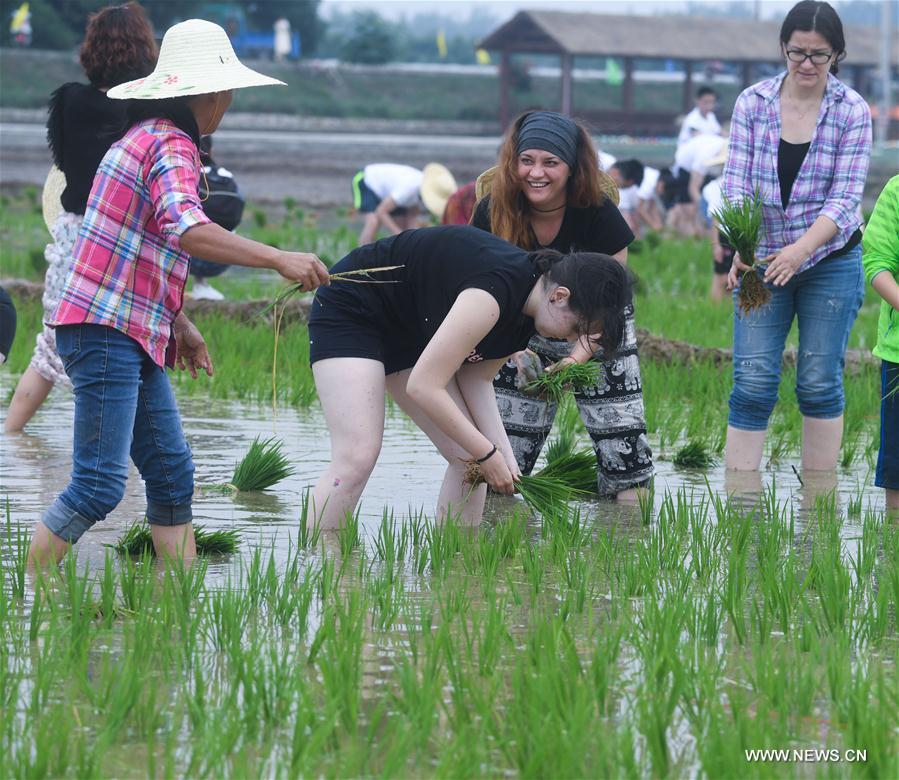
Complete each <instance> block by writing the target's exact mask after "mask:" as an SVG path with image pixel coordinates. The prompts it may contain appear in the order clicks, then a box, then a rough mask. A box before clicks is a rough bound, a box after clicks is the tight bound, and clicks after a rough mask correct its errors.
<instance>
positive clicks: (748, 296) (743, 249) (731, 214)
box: [713, 192, 771, 314]
mask: <svg viewBox="0 0 899 780" xmlns="http://www.w3.org/2000/svg"><path fill="white" fill-rule="evenodd" d="M713 216H714V218H715V220H716V221H717V223H718V229H719V230H720V231H721V233H722V235H723V236H724V238H725V240H726V241H727V243H728V244H729V245H730V246H731V247H732V248H733V249H734V250H736V251H737V252H738V253H739V255H740V260H742V261H743V263H745V264H746V265H748V266H751V268H750V270H748V271H745V272H744V273H743V278H742V280H741V282H740V291H739V293H738V294H737V300H738V302H739V306H740V310H741V311H742V312H743V313H744V314H748V313H749V312H751V311H754V310H755V309H758V308H760V307H761V306H764V305H765V304H766V303H767V302H768V301H769V300H771V292H770V291H769V290H768V288H766V287H765V285H764V284H763V283H762V278H761V276H759V272H758V269H757V268H756V267H755V261H756V252H758V248H759V240H760V236H761V231H762V199H761V196H760V195H759V193H758V192H756V193H755V194H753V195H752V196H751V197H746V198H743V200H742V201H740V202H734V201H731V200H730V199H729V198H727V197H726V196H725V197H724V202H723V204H722V206H721V208H720V209H719V210H718V211H716V212H715V213H714V215H713Z"/></svg>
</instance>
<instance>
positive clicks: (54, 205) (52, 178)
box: [41, 165, 66, 238]
mask: <svg viewBox="0 0 899 780" xmlns="http://www.w3.org/2000/svg"><path fill="white" fill-rule="evenodd" d="M65 188H66V175H65V174H64V173H63V172H62V171H61V170H59V168H57V167H56V166H55V165H54V166H53V167H51V168H50V171H49V173H48V174H47V180H46V181H45V182H44V189H43V191H42V192H41V212H42V213H43V215H44V224H45V225H46V226H47V230H49V231H50V235H51V236H52V235H53V226H54V225H55V224H56V219H57V217H59V215H60V214H62V193H63V191H64V190H65ZM54 238H55V236H54Z"/></svg>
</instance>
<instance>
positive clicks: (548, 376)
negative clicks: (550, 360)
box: [525, 360, 601, 403]
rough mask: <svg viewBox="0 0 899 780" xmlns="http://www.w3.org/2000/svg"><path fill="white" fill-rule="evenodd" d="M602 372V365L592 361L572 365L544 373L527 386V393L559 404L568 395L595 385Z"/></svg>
mask: <svg viewBox="0 0 899 780" xmlns="http://www.w3.org/2000/svg"><path fill="white" fill-rule="evenodd" d="M600 370H601V366H600V364H599V363H597V362H596V361H594V360H591V361H589V362H587V363H572V364H570V365H567V366H564V367H563V368H560V369H559V370H558V371H544V372H543V373H541V374H540V375H539V376H538V377H537V378H536V379H535V380H533V381H532V382H529V383H528V384H527V386H526V387H525V392H526V393H530V394H531V395H538V396H540V397H541V398H546V399H547V400H549V401H554V402H556V403H559V402H560V401H561V400H562V398H564V397H565V394H566V393H568V392H577V391H579V390H583V389H584V388H587V387H591V386H592V385H595V384H596V382H597V380H598V379H599V372H600Z"/></svg>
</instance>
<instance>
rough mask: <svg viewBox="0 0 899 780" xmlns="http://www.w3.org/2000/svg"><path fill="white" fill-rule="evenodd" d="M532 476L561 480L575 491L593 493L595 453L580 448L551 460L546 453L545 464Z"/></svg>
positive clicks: (594, 488) (594, 485) (594, 486)
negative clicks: (577, 450) (578, 450)
mask: <svg viewBox="0 0 899 780" xmlns="http://www.w3.org/2000/svg"><path fill="white" fill-rule="evenodd" d="M534 476H535V477H546V478H549V479H558V480H561V481H562V482H564V483H565V484H566V485H568V487H570V488H571V489H572V490H574V491H575V492H577V493H595V492H596V455H594V453H593V450H581V451H580V452H569V453H567V454H562V455H558V456H557V457H555V458H554V459H552V460H551V459H550V458H549V454H548V453H547V458H546V465H545V466H544V467H543V468H542V469H540V471H538V472H537V473H536V474H535V475H534Z"/></svg>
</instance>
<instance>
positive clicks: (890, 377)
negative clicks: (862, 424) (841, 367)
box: [874, 360, 899, 490]
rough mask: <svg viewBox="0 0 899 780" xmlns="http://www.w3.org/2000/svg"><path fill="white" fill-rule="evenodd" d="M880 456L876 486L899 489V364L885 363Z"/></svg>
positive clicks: (882, 364)
mask: <svg viewBox="0 0 899 780" xmlns="http://www.w3.org/2000/svg"><path fill="white" fill-rule="evenodd" d="M880 380H881V384H880V386H881V392H882V395H881V398H882V400H881V402H880V454H879V455H878V456H877V471H876V472H875V474H874V484H875V485H876V486H877V487H882V488H886V489H887V490H899V363H890V362H889V361H888V360H883V361H881V368H880Z"/></svg>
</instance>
